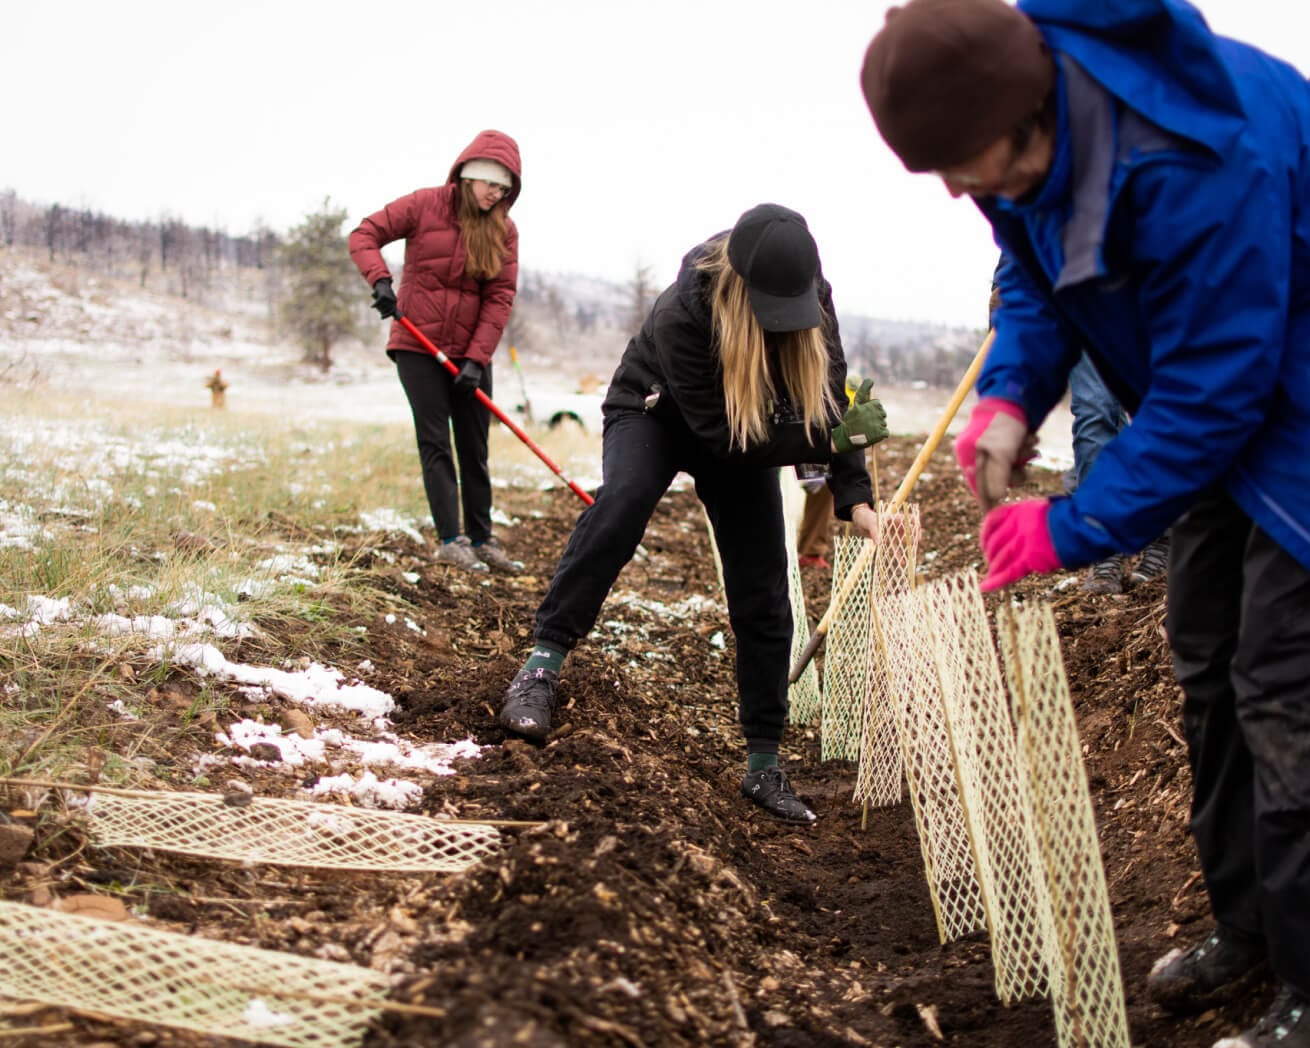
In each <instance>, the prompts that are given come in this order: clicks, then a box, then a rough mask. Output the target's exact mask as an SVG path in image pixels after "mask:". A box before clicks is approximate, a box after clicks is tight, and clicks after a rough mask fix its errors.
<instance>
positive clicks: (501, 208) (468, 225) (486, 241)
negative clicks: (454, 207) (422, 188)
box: [457, 179, 509, 280]
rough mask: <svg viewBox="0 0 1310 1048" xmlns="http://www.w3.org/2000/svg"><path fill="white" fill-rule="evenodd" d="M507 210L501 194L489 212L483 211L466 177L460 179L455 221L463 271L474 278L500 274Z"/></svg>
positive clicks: (486, 278)
mask: <svg viewBox="0 0 1310 1048" xmlns="http://www.w3.org/2000/svg"><path fill="white" fill-rule="evenodd" d="M508 210H509V209H508V207H507V206H506V203H505V198H504V197H501V198H500V199H499V200H497V201H496V203H495V205H494V206H493V207H492V208H491V210H490V211H483V210H482V209H481V208H480V207H478V201H477V198H476V197H475V196H474V195H473V187H472V186H471V185H469V182H468V180H467V179H460V183H459V215H458V217H457V221H458V222H459V230H460V233H462V234H463V236H464V251H465V254H466V255H467V258H466V260H465V262H464V272H465V273H466V274H467V275H468V276H471V277H472V278H473V279H474V280H490V279H492V278H493V277H497V276H499V275H500V267H501V266H502V265H504V263H505V212H506V211H508Z"/></svg>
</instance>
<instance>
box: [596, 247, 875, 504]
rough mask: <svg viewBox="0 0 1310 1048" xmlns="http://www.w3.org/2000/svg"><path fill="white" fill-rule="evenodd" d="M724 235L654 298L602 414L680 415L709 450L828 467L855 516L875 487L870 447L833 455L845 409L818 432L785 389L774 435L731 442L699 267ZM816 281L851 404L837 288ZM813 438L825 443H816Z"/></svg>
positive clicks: (832, 354) (840, 388)
mask: <svg viewBox="0 0 1310 1048" xmlns="http://www.w3.org/2000/svg"><path fill="white" fill-rule="evenodd" d="M725 236H727V233H726V232H725V233H720V234H718V235H717V236H715V237H712V238H710V239H709V240H707V241H706V242H705V243H703V244H700V245H698V246H697V247H695V248H693V249H692V250H691V251H689V252H688V253H687V254H686V256H685V257H684V258H683V260H682V267H681V269H680V270H679V271H678V278H677V280H675V281H674V283H673V284H672V285H670V286H669V287H668V288H667V289H666V290H665V291H664V292H663V293H662V294H661V295H660V296H659V298H657V299H656V300H655V305H654V306H653V307H652V308H651V311H650V313H649V315H648V316H647V317H646V321H645V323H644V324H643V325H642V327H641V331H640V332H638V333H637V335H636V336H634V337H633V338H632V340H631V341H629V342H628V348H627V349H626V350H625V351H624V353H623V358H622V359H621V360H620V361H619V366H618V369H617V370H616V371H615V372H614V377H613V378H612V379H611V380H610V386H609V390H608V392H607V393H606V394H605V401H604V403H603V405H602V411H603V412H604V414H605V415H606V416H609V415H612V414H614V413H615V412H619V411H649V412H652V413H653V414H655V416H656V417H680V418H681V420H682V422H683V423H684V424H685V425H686V426H687V428H688V429H689V430H691V432H692V433H693V434H694V435H695V437H696V438H697V439H698V440H699V441H700V442H701V444H702V445H703V447H704V449H705V451H706V453H707V454H709V455H711V456H713V457H715V458H718V459H724V460H736V461H739V462H740V463H741V464H742V465H744V466H759V467H763V466H792V465H798V464H800V463H803V462H817V463H824V464H828V465H829V466H830V469H831V481H830V484H831V486H832V490H833V502H834V511H835V513H836V515H837V517H838V518H839V519H841V520H850V517H851V508H852V507H853V506H856V505H858V504H860V503H862V502H867V503H872V501H873V486H872V484H871V483H870V481H869V472H868V469H867V467H866V466H865V460H864V451H863V450H861V449H856V450H853V451H849V452H845V453H843V454H832V451H831V444H830V437H829V430H830V429H831V427H832V426H835V425H837V423H839V422H840V421H841V415H842V413H841V411H840V410H839V411H837V412H836V413H835V414H834V415H833V416H832V417H831V418H830V419H829V429H827V430H824V431H823V432H822V433H821V434H818V435H815V434H814V433H813V432H812V431H811V430H809V429H807V427H806V426H805V425H804V423H803V422H802V421H799V420H797V419H796V417H795V415H796V413H795V412H794V411H793V410H791V405H790V402H788V401H787V398H786V391H785V390H781V391H780V400H781V401H782V403H781V404H780V407H779V409H778V410H776V411H775V412H774V416H773V419H772V421H771V423H770V427H769V428H770V432H769V436H768V438H767V439H766V440H764V441H763V442H761V443H758V444H752V445H749V446H748V447H746V448H744V449H743V448H740V447H734V446H732V444H731V441H730V439H729V433H728V413H727V407H726V404H725V401H724V396H723V375H722V371H721V368H720V366H719V355H718V352H717V351H716V349H715V348H714V346H713V341H714V334H713V321H712V319H711V315H710V279H709V276H708V275H707V274H706V273H703V272H701V271H700V270H698V269H697V268H696V263H697V261H698V260H699V259H700V258H701V257H703V256H704V255H705V254H706V253H707V252H708V251H709V250H710V248H711V247H712V246H714V245H715V244H717V242H718V241H719V239H720V238H722V237H725ZM816 280H817V283H818V289H819V302H820V305H821V306H822V308H823V316H824V341H825V343H826V344H827V347H828V381H829V384H830V385H831V387H832V391H833V397H834V399H835V401H836V403H837V404H838V405H844V404H845V403H846V357H845V356H844V354H843V353H842V345H841V336H840V334H839V333H838V330H837V314H836V312H835V311H834V309H833V305H832V288H831V286H830V285H829V284H828V282H827V281H826V280H825V279H824V278H823V274H822V273H820V274H819V275H818V277H817V278H816ZM774 373H775V375H777V374H779V372H777V371H775V372H774ZM811 437H814V438H815V439H816V440H817V441H818V444H814V443H811Z"/></svg>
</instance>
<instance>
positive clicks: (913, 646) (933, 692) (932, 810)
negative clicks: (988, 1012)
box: [877, 590, 987, 942]
mask: <svg viewBox="0 0 1310 1048" xmlns="http://www.w3.org/2000/svg"><path fill="white" fill-rule="evenodd" d="M877 621H878V625H879V630H880V632H881V634H882V644H883V650H884V651H885V653H886V659H887V671H888V676H889V678H890V681H889V683H890V686H891V687H892V688H893V689H894V690H895V693H896V694H898V695H899V696H900V698H899V701H897V702H896V704H895V707H894V708H895V712H896V727H897V732H898V734H899V736H900V740H901V753H902V756H903V758H904V761H905V780H906V783H907V784H908V786H909V793H910V801H911V804H912V806H913V808H914V821H915V826H916V827H917V829H918V831H919V847H920V850H921V851H922V853H923V864H924V871H925V873H926V876H927V880H928V889H929V893H930V895H931V897H932V902H933V909H934V911H935V913H936V916H937V931H938V934H939V935H940V937H941V940H942V942H949V941H951V940H953V939H958V938H960V937H961V936H963V935H968V934H970V933H971V932H975V931H978V930H980V929H982V928H984V927H986V926H987V913H986V907H985V904H984V899H983V888H982V883H981V879H980V877H979V872H978V865H977V862H976V860H975V856H974V844H973V841H971V839H970V832H969V825H968V823H967V821H966V818H965V810H964V798H963V797H962V795H961V791H960V786H959V781H958V779H957V776H956V761H955V754H954V752H953V750H952V746H951V739H950V734H949V729H948V726H947V723H946V710H945V703H944V700H943V698H942V692H941V681H940V679H939V676H938V672H937V667H936V663H935V658H934V653H933V651H932V641H931V637H932V634H931V632H930V629H929V626H928V618H927V606H926V605H925V603H924V601H923V599H922V597H921V595H920V594H919V593H918V591H915V590H910V591H908V592H905V593H899V594H894V595H890V596H887V597H883V598H881V599H879V600H878V601H877Z"/></svg>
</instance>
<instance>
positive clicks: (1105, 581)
mask: <svg viewBox="0 0 1310 1048" xmlns="http://www.w3.org/2000/svg"><path fill="white" fill-rule="evenodd" d="M1082 589H1083V592H1084V593H1122V592H1123V591H1124V555H1123V554H1122V553H1111V554H1110V555H1109V556H1108V557H1106V558H1105V560H1098V561H1097V562H1096V563H1095V564H1093V565H1092V566H1091V567H1090V568H1089V569H1088V571H1087V577H1086V578H1085V579H1083V587H1082Z"/></svg>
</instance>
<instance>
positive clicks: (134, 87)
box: [0, 0, 1310, 327]
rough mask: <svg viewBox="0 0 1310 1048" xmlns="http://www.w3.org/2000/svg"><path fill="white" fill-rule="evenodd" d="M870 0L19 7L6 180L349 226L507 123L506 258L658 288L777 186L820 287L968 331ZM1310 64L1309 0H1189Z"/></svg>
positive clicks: (273, 220) (953, 229)
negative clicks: (864, 87) (885, 87)
mask: <svg viewBox="0 0 1310 1048" xmlns="http://www.w3.org/2000/svg"><path fill="white" fill-rule="evenodd" d="M888 6H889V4H888V3H886V2H879V0H873V2H869V0H866V2H855V0H815V2H814V3H810V4H805V3H802V2H800V0H695V2H692V0H659V2H653V0H647V2H645V3H630V2H623V0H596V2H590V0H499V2H478V0H466V2H460V3H450V2H445V0H423V2H414V0H393V2H391V3H376V4H361V3H357V2H356V3H345V2H339V0H322V2H318V3H313V4H310V3H300V2H296V3H288V2H279V0H262V2H253V0H225V2H224V3H222V4H218V3H186V2H179V0H167V2H162V0H161V2H156V0H117V2H106V0H64V2H58V0H26V2H24V3H21V4H8V5H6V10H5V12H4V14H3V16H0V97H2V98H3V99H4V109H5V118H4V136H3V142H4V145H3V149H2V150H0V189H6V188H9V189H14V190H16V191H17V192H18V194H19V195H20V196H21V197H23V198H24V199H26V200H29V201H31V202H33V203H41V204H51V203H61V204H65V205H68V206H75V207H90V208H93V209H95V210H100V211H104V212H107V213H109V214H112V215H115V216H118V217H123V218H130V219H149V218H158V217H160V216H164V215H168V216H175V217H179V218H182V219H184V220H186V221H188V222H190V223H194V224H207V225H211V226H216V227H220V228H224V229H226V230H227V231H228V232H230V233H233V234H239V233H245V232H248V231H250V230H251V229H252V228H254V226H255V225H256V224H257V223H259V222H261V221H262V222H264V223H266V224H268V225H269V226H270V227H272V228H273V229H275V230H278V231H279V232H282V231H285V230H286V229H288V228H290V227H291V226H292V225H295V224H296V223H297V222H299V221H300V220H301V218H303V216H304V215H305V214H307V213H309V212H311V211H314V210H316V209H317V208H318V207H319V205H320V204H321V203H322V201H323V200H324V198H325V197H330V198H331V200H332V202H333V203H334V204H336V205H338V206H341V207H344V208H346V209H347V211H348V213H349V216H350V218H349V221H348V224H347V227H346V228H351V227H353V226H354V225H355V224H356V222H357V221H358V220H359V219H360V218H362V217H364V216H365V215H367V214H368V213H369V212H371V211H374V210H376V209H377V208H379V207H381V206H382V205H383V204H385V203H387V202H388V201H390V200H392V199H394V198H396V197H398V196H401V195H403V194H405V193H407V192H409V191H411V190H413V189H416V188H418V187H419V186H423V185H432V184H435V183H438V182H441V181H443V180H444V179H445V176H446V174H447V172H448V171H449V169H450V165H451V163H452V161H453V160H454V158H455V156H456V155H457V154H458V153H459V151H460V150H461V149H462V148H463V147H464V146H465V145H466V144H467V143H468V142H469V141H470V140H471V139H472V138H473V136H474V135H475V134H476V133H477V132H478V131H480V130H482V129H483V128H488V127H494V128H498V129H500V130H502V131H505V132H507V133H509V134H510V135H512V136H514V137H515V138H516V139H517V140H518V142H519V146H520V148H521V150H522V155H523V167H524V191H523V194H522V196H521V197H520V200H519V202H518V204H516V205H515V208H514V217H515V219H516V221H517V222H518V224H519V231H520V236H521V254H520V260H521V263H522V265H524V266H525V267H529V268H532V269H537V270H542V271H548V272H568V271H571V272H577V273H584V274H590V275H595V276H600V277H606V278H610V279H617V280H625V279H627V278H628V277H630V276H631V275H632V274H633V273H634V272H635V270H636V267H637V266H638V265H647V266H649V267H651V270H652V272H653V274H654V275H655V277H656V279H657V280H658V281H659V282H660V283H663V282H665V281H667V280H669V279H671V278H672V276H673V274H674V273H675V272H676V267H677V263H678V260H679V259H680V258H681V256H682V254H683V253H684V252H685V251H686V250H687V248H689V247H691V246H692V245H693V244H695V243H696V242H698V241H699V240H700V239H702V238H703V237H705V236H707V235H708V234H710V233H713V232H715V231H717V230H719V229H723V228H726V227H728V226H730V225H731V224H732V222H733V221H734V220H735V219H736V217H737V215H738V214H740V213H741V212H742V211H743V210H745V209H746V208H747V207H750V206H751V205H753V204H756V203H759V202H761V201H764V200H773V201H776V202H778V203H782V204H786V205H788V206H790V207H793V208H795V209H797V210H798V211H801V212H802V213H803V214H805V216H806V217H807V219H808V220H809V222H810V226H811V229H812V230H813V232H814V234H815V237H816V239H817V241H818V243H819V250H820V254H821V255H822V257H823V262H824V269H825V271H826V272H827V275H828V277H829V279H830V280H831V281H832V284H833V289H834V296H835V299H836V302H837V306H838V308H839V309H841V310H842V311H843V312H862V313H869V314H872V315H876V316H881V317H887V318H893V319H897V318H899V319H913V320H928V321H934V322H941V323H948V324H963V325H968V326H970V327H980V326H982V324H983V322H984V316H985V310H986V300H987V292H988V281H989V278H990V275H991V268H992V263H993V261H994V258H995V249H994V248H993V247H992V242H991V235H990V231H989V230H988V228H987V225H986V223H985V222H984V221H983V219H982V218H981V216H980V215H979V214H978V213H977V211H976V209H975V208H974V207H973V205H972V204H970V203H969V202H968V201H967V200H959V201H953V200H951V199H950V198H949V196H947V194H946V192H945V191H944V190H943V189H942V188H941V185H940V183H938V182H936V181H935V180H933V179H931V178H929V177H926V176H911V175H909V174H907V173H905V171H904V170H903V169H902V168H901V167H900V165H899V163H898V162H897V161H896V159H895V158H894V157H893V156H892V155H891V153H890V152H889V151H888V150H887V149H886V147H885V146H884V145H883V143H882V140H881V139H880V138H879V137H878V135H877V132H876V131H875V129H874V127H873V122H872V120H871V119H870V117H869V115H868V111H867V110H866V108H865V106H864V101H863V98H862V97H861V94H860V90H859V86H858V75H859V67H860V62H861V59H862V57H863V54H864V49H865V47H866V46H867V44H868V41H869V39H870V38H871V37H872V35H873V34H874V32H876V30H877V29H878V27H879V26H880V25H881V24H882V19H883V13H884V12H885V11H886V9H887V7H888ZM1199 6H1200V7H1201V9H1202V10H1203V11H1204V12H1205V13H1206V14H1207V16H1208V18H1209V20H1210V23H1211V25H1212V26H1213V27H1214V28H1215V29H1217V30H1218V31H1220V32H1224V33H1226V34H1228V35H1231V36H1237V37H1239V38H1242V39H1245V40H1249V41H1251V42H1253V43H1256V44H1259V45H1260V46H1262V47H1265V48H1266V49H1268V50H1270V51H1273V52H1274V53H1275V54H1278V55H1280V56H1281V57H1283V58H1286V59H1288V60H1290V61H1292V62H1293V63H1295V64H1296V65H1297V66H1299V67H1300V68H1301V69H1302V70H1310V32H1307V29H1310V14H1307V11H1310V8H1307V5H1305V4H1304V3H1302V2H1300V0H1200V3H1199Z"/></svg>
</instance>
